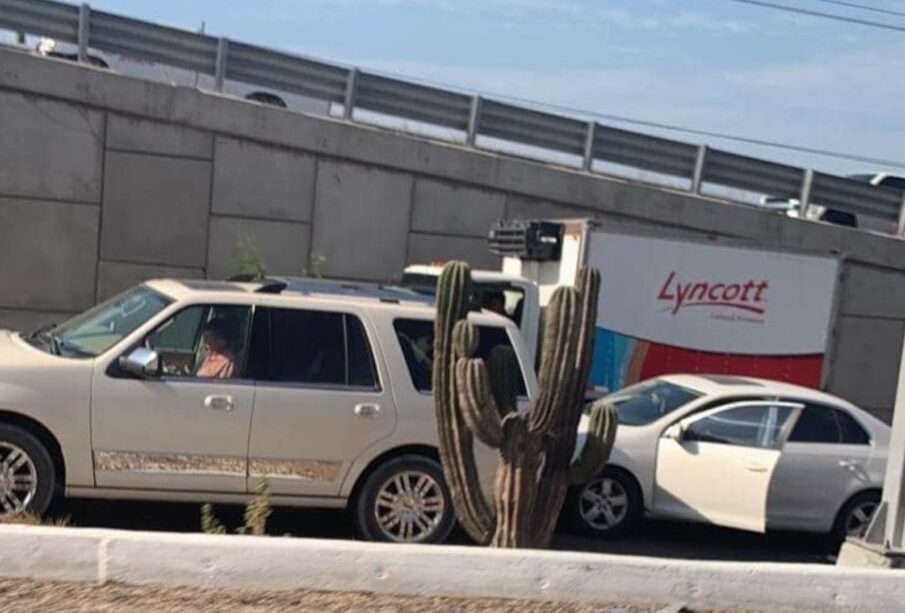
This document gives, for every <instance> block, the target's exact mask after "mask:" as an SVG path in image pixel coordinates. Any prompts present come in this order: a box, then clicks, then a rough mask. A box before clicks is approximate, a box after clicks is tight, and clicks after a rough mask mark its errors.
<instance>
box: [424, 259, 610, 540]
mask: <svg viewBox="0 0 905 613" xmlns="http://www.w3.org/2000/svg"><path fill="white" fill-rule="evenodd" d="M576 285H577V287H575V288H571V287H561V288H558V289H557V290H556V292H554V294H553V298H552V299H551V301H550V304H549V306H548V307H547V310H546V314H545V323H544V332H543V338H542V344H541V347H542V350H543V352H542V356H541V361H540V369H539V373H538V379H539V388H540V389H539V394H538V397H537V398H536V399H535V401H534V402H533V404H532V407H531V409H530V411H528V412H527V413H520V412H519V411H518V409H517V406H516V390H517V387H516V381H517V379H516V377H517V373H518V364H517V361H516V357H515V354H514V352H513V351H512V350H511V349H502V348H497V349H495V350H494V351H493V352H491V354H490V356H489V357H488V363H485V361H484V360H483V359H481V358H477V357H475V351H476V350H477V346H478V340H479V339H478V330H477V328H476V327H475V326H474V325H473V324H471V323H470V322H468V320H467V311H468V299H469V296H470V294H471V272H470V270H469V268H468V265H467V264H465V263H463V262H452V263H450V264H448V265H447V266H446V268H445V269H444V271H443V273H442V275H441V276H440V280H439V283H438V291H437V318H436V323H435V341H434V343H435V344H434V370H433V383H434V385H433V388H434V400H435V402H434V404H435V410H436V413H437V429H438V435H439V439H440V457H441V461H442V464H443V470H444V475H445V476H446V480H447V485H448V486H449V488H450V493H451V496H452V499H453V506H454V508H455V510H456V515H457V517H458V519H459V522H460V523H461V524H462V526H463V528H464V529H465V530H466V531H467V532H468V534H469V535H470V536H471V537H472V538H473V539H474V540H476V541H477V542H479V543H482V544H491V545H493V546H495V547H546V546H548V545H549V543H550V541H551V539H552V537H553V530H554V528H555V526H556V521H557V519H558V517H559V513H560V511H561V509H562V505H563V502H564V501H565V497H566V491H567V489H568V487H569V485H572V484H579V483H582V482H584V481H586V480H588V479H590V478H592V477H594V476H595V475H597V474H599V472H600V471H601V470H603V467H604V465H605V464H606V461H607V459H608V457H609V454H610V450H611V449H612V445H613V440H614V438H615V433H616V418H615V413H614V409H613V407H612V406H611V405H609V404H604V403H596V404H595V405H593V406H592V408H591V415H590V427H589V431H588V440H587V443H586V444H585V446H584V448H583V449H582V453H581V455H580V457H579V458H578V459H577V460H576V461H575V462H573V461H572V458H573V456H574V453H575V444H576V436H577V431H578V424H579V421H580V419H581V411H582V405H583V402H584V392H585V388H586V386H587V380H588V373H589V371H590V365H591V356H592V353H593V349H594V335H595V322H596V318H597V296H598V292H599V289H600V273H599V272H598V271H597V270H595V269H590V268H587V267H585V268H582V270H581V271H580V272H579V276H578V283H577V284H576ZM475 436H476V437H478V438H479V439H480V440H481V441H482V442H483V443H485V444H487V445H489V446H491V447H494V448H496V449H498V450H499V456H500V462H499V465H498V468H497V474H496V486H495V492H494V503H493V505H490V504H489V503H488V502H487V500H486V499H485V498H484V496H483V494H482V492H481V487H480V482H479V480H478V470H477V466H476V464H475V461H474V452H473V437H475Z"/></svg>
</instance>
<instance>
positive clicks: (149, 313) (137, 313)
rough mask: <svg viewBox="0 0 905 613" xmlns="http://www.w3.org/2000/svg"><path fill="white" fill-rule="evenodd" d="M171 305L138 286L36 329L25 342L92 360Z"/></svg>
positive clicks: (70, 355) (158, 295)
mask: <svg viewBox="0 0 905 613" xmlns="http://www.w3.org/2000/svg"><path fill="white" fill-rule="evenodd" d="M170 302H171V301H170V299H168V298H166V297H165V296H163V295H161V294H158V293H157V292H155V291H154V290H152V289H151V288H149V287H147V286H144V285H141V286H139V287H136V288H134V289H131V290H129V291H127V292H125V293H122V294H120V295H119V296H115V297H114V298H111V299H110V300H108V301H106V302H103V303H101V304H99V305H97V306H96V307H94V308H92V309H89V310H88V311H85V312H84V313H82V314H81V315H76V316H75V317H73V318H72V319H70V320H68V321H65V322H63V323H62V324H60V325H58V326H56V327H51V328H44V329H41V330H38V331H36V332H34V333H32V334H31V335H30V336H29V337H28V341H29V342H31V344H32V345H34V346H36V347H39V348H41V349H44V350H45V351H50V352H52V353H55V354H57V355H64V356H68V357H95V356H97V355H100V354H101V353H103V352H105V351H107V350H108V349H109V348H110V347H112V346H113V345H115V344H116V343H118V342H119V341H120V340H122V339H123V338H124V337H126V336H128V335H129V334H131V333H132V332H133V331H134V330H135V329H136V328H138V327H139V326H140V325H142V324H143V323H145V322H146V321H148V320H149V319H150V318H151V317H153V316H154V315H156V314H157V313H159V312H160V311H162V310H163V309H164V307H166V306H167V305H168V304H170Z"/></svg>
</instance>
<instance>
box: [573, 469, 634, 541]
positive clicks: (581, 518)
mask: <svg viewBox="0 0 905 613" xmlns="http://www.w3.org/2000/svg"><path fill="white" fill-rule="evenodd" d="M642 505H643V503H642V500H641V491H640V489H639V488H638V485H637V483H635V480H634V478H633V477H632V476H631V475H630V474H629V473H627V472H626V471H624V470H620V469H618V468H613V467H610V466H608V467H606V468H605V469H604V471H603V473H602V474H601V475H600V476H599V477H597V478H596V479H593V480H591V481H590V482H588V483H586V484H585V485H582V486H578V487H574V488H572V489H571V490H570V491H569V495H568V496H567V497H566V504H565V509H564V510H563V515H564V517H563V519H564V520H565V522H566V525H567V526H568V527H569V528H571V529H572V530H573V531H575V532H579V533H581V534H587V535H589V536H596V537H600V538H615V537H619V536H624V535H625V534H627V533H629V532H630V531H631V530H632V529H633V528H634V527H635V526H636V525H637V523H638V522H639V521H640V520H641V516H642V514H643V508H642Z"/></svg>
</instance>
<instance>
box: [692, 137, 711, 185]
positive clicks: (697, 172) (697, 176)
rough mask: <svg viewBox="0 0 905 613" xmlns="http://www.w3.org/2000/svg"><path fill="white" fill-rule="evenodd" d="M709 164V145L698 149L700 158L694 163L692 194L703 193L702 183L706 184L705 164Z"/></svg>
mask: <svg viewBox="0 0 905 613" xmlns="http://www.w3.org/2000/svg"><path fill="white" fill-rule="evenodd" d="M706 163H707V145H701V146H699V147H698V157H697V158H695V161H694V174H693V175H692V176H691V193H693V194H700V193H701V183H703V182H704V164H706Z"/></svg>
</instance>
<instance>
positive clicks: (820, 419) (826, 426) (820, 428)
mask: <svg viewBox="0 0 905 613" xmlns="http://www.w3.org/2000/svg"><path fill="white" fill-rule="evenodd" d="M841 438H842V432H841V431H840V429H839V422H838V421H837V420H836V417H835V416H834V415H833V410H832V409H830V408H829V407H821V406H814V405H808V406H806V407H805V408H804V410H803V411H802V412H801V415H800V416H799V417H798V422H797V423H796V424H795V428H794V429H793V430H792V434H791V435H789V442H790V443H838V442H839V441H840V440H841Z"/></svg>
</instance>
